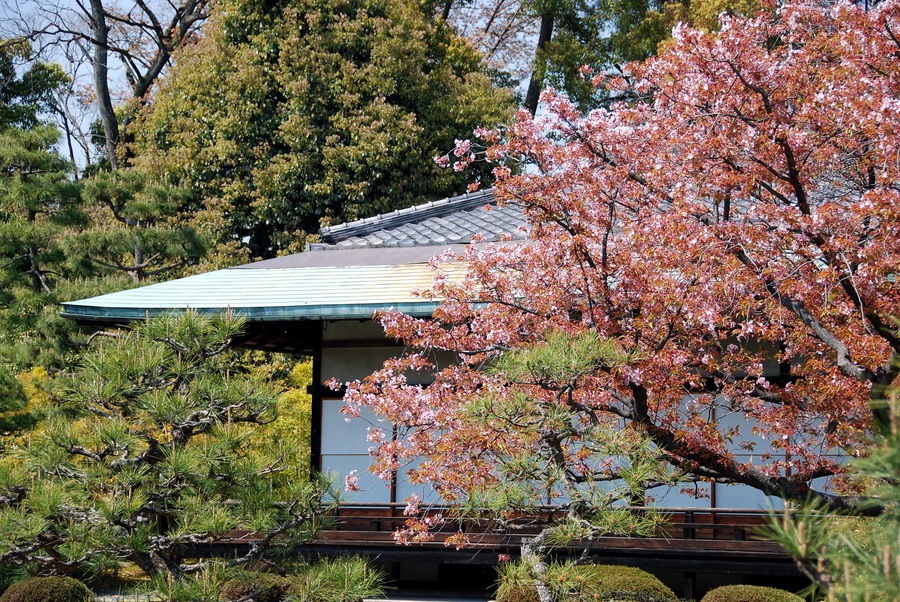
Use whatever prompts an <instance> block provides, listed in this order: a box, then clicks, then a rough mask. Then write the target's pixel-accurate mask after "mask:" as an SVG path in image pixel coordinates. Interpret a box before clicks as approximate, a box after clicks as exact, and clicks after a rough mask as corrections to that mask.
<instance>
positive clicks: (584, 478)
mask: <svg viewBox="0 0 900 602" xmlns="http://www.w3.org/2000/svg"><path fill="white" fill-rule="evenodd" d="M631 359H633V358H630V357H629V356H628V354H626V353H624V352H622V350H621V348H620V346H619V345H617V344H616V342H615V341H613V340H608V339H603V338H600V337H599V336H598V335H597V334H596V333H593V332H589V331H588V332H582V333H578V334H569V333H565V332H560V331H555V332H550V333H548V334H547V335H546V337H545V341H544V342H543V343H539V344H536V345H532V346H529V347H526V348H522V349H518V350H512V351H509V352H507V353H505V354H503V355H502V356H501V357H500V358H499V359H498V360H497V361H496V362H494V363H493V365H492V366H490V367H489V368H488V370H489V371H490V372H491V373H492V374H493V375H494V376H495V377H496V378H498V379H502V380H503V381H504V382H506V383H511V384H512V386H511V387H507V388H506V390H507V391H508V392H509V394H507V395H504V396H497V395H485V396H483V397H481V398H480V399H477V400H476V401H474V402H472V403H470V404H469V406H468V407H467V409H466V417H467V419H469V420H471V421H472V422H473V424H475V425H478V429H483V430H486V431H489V432H491V431H497V430H513V431H515V432H518V433H519V434H520V436H521V440H520V442H519V444H517V445H510V446H506V447H502V448H497V449H493V450H492V452H493V454H494V463H493V464H494V467H495V470H496V472H497V475H496V476H497V478H496V479H493V480H492V482H491V484H490V486H489V487H485V488H484V490H479V491H476V492H474V493H473V494H472V495H471V497H470V499H469V501H468V505H467V507H466V508H467V510H468V511H469V512H472V513H477V512H483V511H484V509H485V508H486V509H489V510H490V511H491V512H492V514H493V516H495V517H497V518H499V520H501V522H503V521H506V519H512V520H511V521H509V525H510V526H514V525H515V523H516V521H517V520H519V518H520V517H521V516H522V515H523V513H524V514H525V515H528V513H529V512H532V513H533V512H535V511H537V510H539V508H540V506H541V505H543V504H547V503H551V504H554V505H558V506H559V507H560V509H561V510H564V512H563V513H561V514H559V515H557V518H556V519H555V520H553V521H551V522H550V523H549V524H548V525H547V526H546V527H545V528H544V529H543V531H542V532H541V533H540V534H539V535H538V536H537V537H535V538H533V539H529V540H526V542H525V543H524V544H523V548H522V558H523V562H524V564H523V566H524V567H525V569H522V570H527V571H528V572H529V575H530V576H529V579H530V580H531V581H536V582H538V583H539V585H538V593H539V594H540V596H541V599H542V600H543V599H544V598H545V597H546V596H549V595H550V590H551V589H552V588H551V586H552V584H551V583H550V581H549V580H548V579H549V576H550V573H549V572H548V571H550V568H551V567H548V565H547V563H546V562H545V561H544V560H543V557H544V555H545V553H546V552H547V551H548V550H550V549H552V548H555V547H559V546H565V545H569V544H572V543H573V542H576V541H581V542H586V544H587V545H586V546H585V557H586V554H587V552H588V550H589V549H590V542H591V541H593V540H595V539H596V538H598V537H601V536H603V535H613V534H614V535H620V536H650V535H653V534H655V533H656V532H657V531H658V529H659V527H660V526H661V525H662V524H663V523H664V522H665V521H666V520H667V517H666V516H665V515H664V514H662V513H655V512H635V511H633V510H631V509H629V508H628V507H627V506H628V505H639V506H642V505H644V504H645V503H646V501H647V499H648V492H649V491H650V490H651V489H655V488H657V487H665V486H672V485H676V484H677V483H678V482H679V481H680V479H681V475H680V474H679V472H678V471H677V470H675V469H673V468H671V467H670V466H669V465H668V464H667V463H666V462H665V461H664V460H663V459H662V457H661V455H660V451H659V450H658V449H657V448H656V447H655V446H654V445H653V444H652V443H651V442H650V440H649V438H648V437H647V436H646V435H645V434H644V433H642V432H640V431H638V430H637V429H631V428H623V427H622V425H620V424H618V423H616V422H611V421H609V420H607V419H604V420H601V419H599V418H598V414H597V408H596V407H593V405H592V401H591V400H590V399H585V398H584V397H583V396H582V395H581V394H580V393H579V392H580V391H582V390H585V389H587V390H589V389H590V387H589V386H586V382H585V380H586V379H589V378H591V377H592V376H591V375H593V374H595V373H596V372H597V371H598V370H605V369H611V368H613V367H618V366H622V365H625V364H626V363H628V362H629V361H630V360H631Z"/></svg>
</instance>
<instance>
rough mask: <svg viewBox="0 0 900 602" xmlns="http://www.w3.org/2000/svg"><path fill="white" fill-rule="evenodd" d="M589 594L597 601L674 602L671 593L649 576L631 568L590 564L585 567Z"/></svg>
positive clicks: (660, 582) (676, 597)
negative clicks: (597, 597)
mask: <svg viewBox="0 0 900 602" xmlns="http://www.w3.org/2000/svg"><path fill="white" fill-rule="evenodd" d="M584 569H585V572H586V575H585V576H586V577H587V579H586V582H587V584H588V585H587V588H588V593H593V594H599V595H600V599H601V600H603V599H615V600H622V601H626V600H629V601H630V600H633V601H634V602H674V601H676V600H678V596H676V595H675V592H673V591H672V590H671V589H669V588H668V587H666V585H665V584H664V583H663V582H662V581H660V580H659V579H657V578H656V577H654V576H653V575H651V574H650V573H648V572H647V571H644V570H641V569H639V568H637V567H633V566H622V565H613V564H592V565H587V566H585V567H584Z"/></svg>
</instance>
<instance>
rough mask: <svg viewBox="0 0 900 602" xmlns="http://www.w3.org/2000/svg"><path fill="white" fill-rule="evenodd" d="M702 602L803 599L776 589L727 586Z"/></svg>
mask: <svg viewBox="0 0 900 602" xmlns="http://www.w3.org/2000/svg"><path fill="white" fill-rule="evenodd" d="M701 602H803V598H801V597H800V596H796V595H794V594H792V593H791V592H786V591H784V590H783V589H775V588H774V587H761V586H758V585H725V586H722V587H717V588H716V589H714V590H712V591H710V592H709V593H708V594H706V595H705V596H703V600H702V601H701Z"/></svg>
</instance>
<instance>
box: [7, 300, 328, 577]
mask: <svg viewBox="0 0 900 602" xmlns="http://www.w3.org/2000/svg"><path fill="white" fill-rule="evenodd" d="M240 328H241V322H240V321H239V320H235V319H232V318H229V317H221V318H210V319H201V318H199V317H197V316H194V315H191V314H183V315H179V316H175V317H167V318H160V319H156V320H151V321H149V322H146V323H142V324H140V325H138V326H136V327H134V328H133V329H131V330H130V331H125V332H122V333H119V334H115V335H113V336H107V337H101V338H100V339H97V341H98V343H99V344H98V346H97V347H96V348H95V349H93V350H92V352H91V353H90V354H88V355H86V356H85V357H84V358H83V361H82V363H81V366H80V368H79V369H78V370H77V371H76V372H75V373H74V374H73V375H72V378H71V380H70V381H68V385H67V386H65V387H63V389H62V393H61V397H60V405H59V409H58V411H57V413H56V416H54V417H52V418H51V419H50V420H49V421H48V423H47V424H46V425H45V427H44V428H42V429H41V431H40V432H38V433H36V434H35V435H34V436H32V437H31V438H30V440H29V441H28V442H27V444H25V445H23V446H21V448H20V449H19V450H18V452H17V453H16V454H14V455H9V456H6V457H4V458H3V459H2V463H0V491H2V494H0V534H2V535H0V542H2V543H0V562H3V563H6V564H11V565H14V566H23V567H26V568H28V569H29V570H31V571H32V572H39V573H51V572H52V573H72V572H89V571H92V570H100V569H104V568H109V567H112V566H114V565H115V564H117V563H118V562H120V561H124V560H127V561H131V562H134V563H136V564H137V565H138V566H139V567H141V569H143V570H144V571H146V572H147V573H148V574H150V575H158V574H163V575H168V576H170V577H172V578H178V577H180V576H181V575H183V574H185V573H190V572H196V571H199V570H202V569H203V568H204V567H205V566H206V564H207V563H206V562H201V563H194V564H185V563H184V562H183V561H182V560H181V558H180V556H179V552H178V548H179V546H183V545H190V544H198V543H207V542H214V541H216V540H217V538H219V537H221V536H223V535H224V534H226V532H227V531H229V530H231V529H236V528H248V529H251V530H259V531H262V532H265V533H266V537H265V538H263V540H262V541H260V542H259V543H257V544H254V545H253V546H251V549H250V550H249V551H248V552H247V554H246V555H244V556H242V557H239V558H235V559H232V560H231V561H230V562H229V564H230V565H237V564H241V563H243V562H246V561H249V560H252V559H256V558H259V556H260V555H261V554H263V553H264V552H265V551H267V550H268V549H270V548H272V547H273V546H276V545H290V544H291V542H296V541H297V538H301V539H302V538H303V537H304V536H308V534H309V533H310V528H311V521H312V520H313V517H314V516H315V515H316V514H317V513H318V512H319V511H320V504H321V496H322V494H323V491H322V489H321V488H320V487H319V486H318V485H317V484H316V483H313V482H311V481H309V480H299V479H295V478H286V479H282V478H280V477H279V475H280V472H281V470H282V461H283V460H284V457H285V456H286V455H289V454H290V453H291V452H290V450H288V449H286V448H283V449H280V450H278V452H277V453H274V452H273V453H269V454H263V453H255V452H254V453H251V451H250V449H249V447H250V440H251V438H252V434H253V433H252V431H248V430H247V428H246V427H247V426H248V425H259V424H265V423H267V422H270V421H271V420H273V419H274V418H275V403H276V399H277V394H278V391H277V390H275V389H274V388H273V387H272V386H271V385H269V384H268V383H266V382H264V381H262V380H261V379H259V378H257V377H254V376H252V375H250V374H246V373H241V372H240V371H237V370H235V364H234V360H235V358H236V356H235V355H233V354H232V353H230V352H229V351H228V346H229V343H230V340H231V339H232V338H233V337H234V336H235V335H236V334H237V333H238V332H239V331H240ZM269 451H270V452H271V451H272V450H269ZM36 475H40V478H35V477H36ZM282 535H284V536H286V537H284V538H282V537H280V536H282Z"/></svg>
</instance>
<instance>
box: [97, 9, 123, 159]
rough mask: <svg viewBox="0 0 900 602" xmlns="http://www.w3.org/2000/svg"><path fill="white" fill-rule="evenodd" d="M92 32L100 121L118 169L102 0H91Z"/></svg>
mask: <svg viewBox="0 0 900 602" xmlns="http://www.w3.org/2000/svg"><path fill="white" fill-rule="evenodd" d="M91 34H92V36H93V39H92V40H91V44H93V46H94V55H93V59H92V61H91V62H92V63H93V65H92V67H93V69H94V87H95V88H96V93H97V109H98V110H99V111H100V123H101V124H102V125H103V135H104V137H105V138H106V155H107V158H108V159H109V164H110V166H111V167H112V168H113V169H118V167H119V158H118V155H117V151H118V146H119V123H118V121H117V120H116V113H115V110H114V108H113V104H112V98H111V97H110V95H109V80H108V77H109V63H108V61H109V51H108V43H109V38H108V36H109V26H108V25H107V24H106V10H105V9H104V8H103V1H102V0H91Z"/></svg>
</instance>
